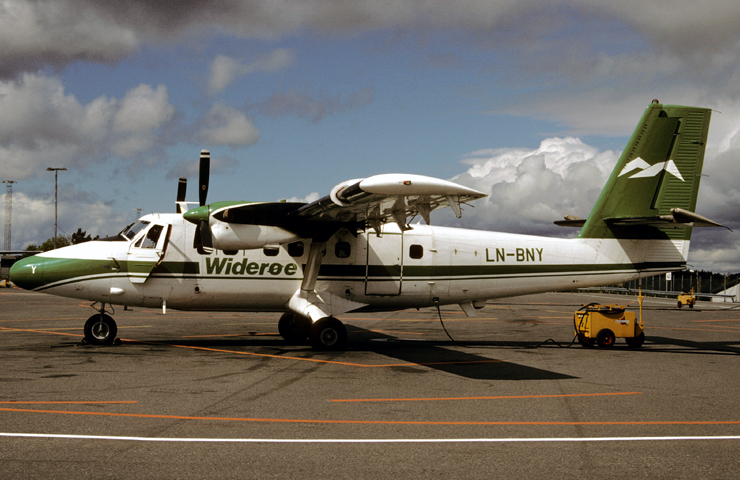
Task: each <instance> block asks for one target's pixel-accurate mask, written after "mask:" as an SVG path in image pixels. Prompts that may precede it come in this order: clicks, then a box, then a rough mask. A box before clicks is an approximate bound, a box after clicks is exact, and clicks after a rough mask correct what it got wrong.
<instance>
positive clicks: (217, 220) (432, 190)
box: [183, 173, 487, 249]
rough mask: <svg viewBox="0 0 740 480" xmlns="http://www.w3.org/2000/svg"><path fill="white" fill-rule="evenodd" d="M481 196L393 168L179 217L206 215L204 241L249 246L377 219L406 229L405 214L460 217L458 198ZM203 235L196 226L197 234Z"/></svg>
mask: <svg viewBox="0 0 740 480" xmlns="http://www.w3.org/2000/svg"><path fill="white" fill-rule="evenodd" d="M486 196H487V195H486V194H484V193H481V192H478V191H477V190H474V189H472V188H468V187H464V186H462V185H458V184H456V183H453V182H450V181H447V180H441V179H438V178H433V177H427V176H423V175H412V174H399V173H394V174H383V175H375V176H372V177H369V178H364V179H355V180H349V181H346V182H342V183H340V184H339V185H337V186H335V187H334V188H333V189H332V190H331V193H330V194H329V195H327V196H325V197H323V198H321V199H319V200H317V201H315V202H312V203H308V204H305V203H295V202H266V203H247V202H216V203H212V204H210V205H203V206H201V207H198V208H194V209H192V210H190V211H188V212H186V213H184V214H183V217H184V218H185V219H186V220H188V221H190V222H192V223H195V224H199V223H201V222H202V223H205V222H206V221H207V223H208V225H209V227H210V231H211V233H212V235H213V238H212V239H204V240H203V241H202V244H203V245H204V246H213V247H215V248H221V249H249V248H260V247H263V246H267V245H279V244H285V243H289V242H292V241H295V240H297V239H298V238H316V237H324V236H326V235H328V236H331V235H333V234H334V232H336V231H337V230H338V229H339V228H342V227H345V228H348V229H350V230H351V231H358V230H366V229H368V228H372V229H373V230H375V232H376V233H380V229H381V226H382V225H383V224H385V223H389V222H395V223H396V224H397V225H398V226H399V227H400V228H401V229H402V230H409V229H410V228H411V227H409V225H408V222H407V219H409V218H410V217H415V216H417V215H418V216H421V217H422V218H423V219H424V221H425V222H426V223H427V224H429V223H430V213H431V212H432V211H433V210H437V209H439V208H444V207H447V206H449V207H451V208H452V209H453V212H454V213H455V215H456V216H457V217H458V218H460V217H461V216H462V209H461V205H462V204H466V203H467V202H469V201H471V200H475V199H478V198H482V197H486ZM229 226H230V227H229ZM206 236H208V233H207V232H204V231H201V235H200V237H201V238H202V237H206ZM255 236H257V237H258V238H257V237H255ZM327 238H328V237H327ZM208 240H211V241H210V242H209V241H208ZM209 243H210V245H209Z"/></svg>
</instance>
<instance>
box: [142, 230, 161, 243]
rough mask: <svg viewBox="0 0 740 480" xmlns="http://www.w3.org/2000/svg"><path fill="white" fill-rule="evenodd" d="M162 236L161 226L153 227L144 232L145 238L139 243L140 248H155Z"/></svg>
mask: <svg viewBox="0 0 740 480" xmlns="http://www.w3.org/2000/svg"><path fill="white" fill-rule="evenodd" d="M161 234H162V225H154V226H153V227H152V228H150V229H149V231H148V232H146V236H145V237H144V238H143V241H142V242H141V248H157V241H158V240H159V236H160V235H161Z"/></svg>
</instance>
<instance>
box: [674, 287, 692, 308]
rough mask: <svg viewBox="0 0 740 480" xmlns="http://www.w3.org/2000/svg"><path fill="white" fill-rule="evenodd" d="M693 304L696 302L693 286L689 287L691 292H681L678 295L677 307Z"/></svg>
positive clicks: (690, 306)
mask: <svg viewBox="0 0 740 480" xmlns="http://www.w3.org/2000/svg"><path fill="white" fill-rule="evenodd" d="M694 304H696V295H694V289H693V288H692V289H691V292H689V293H682V294H681V295H679V296H678V308H681V307H683V306H684V305H688V306H689V308H694Z"/></svg>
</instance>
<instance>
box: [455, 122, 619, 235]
mask: <svg viewBox="0 0 740 480" xmlns="http://www.w3.org/2000/svg"><path fill="white" fill-rule="evenodd" d="M618 157H619V153H616V152H613V151H610V150H609V151H605V152H600V151H599V150H598V149H597V148H595V147H592V146H589V145H586V144H584V143H583V142H582V141H581V140H579V139H577V138H571V137H569V138H557V137H556V138H548V139H546V140H543V141H542V142H541V144H540V146H539V147H538V148H536V149H526V148H516V149H515V148H507V149H493V150H480V151H477V152H473V153H472V154H470V155H469V156H467V157H466V158H465V159H464V160H463V162H464V163H466V164H469V165H470V168H469V169H468V170H467V172H465V173H462V174H460V175H457V176H456V177H454V178H453V179H452V180H453V181H455V182H458V183H461V184H463V185H467V186H469V187H472V188H475V189H476V190H479V191H481V192H484V193H487V194H489V197H487V198H485V199H482V200H478V201H476V202H475V203H474V206H475V208H468V209H466V211H465V215H463V218H462V219H461V221H460V222H461V225H463V226H466V227H469V228H478V229H482V230H497V231H508V232H516V233H532V234H541V235H555V236H566V235H569V234H574V233H575V231H574V230H571V229H563V228H562V227H557V226H555V225H553V223H552V222H554V221H555V220H560V219H562V218H563V217H564V216H565V215H577V216H580V217H584V218H585V217H586V216H588V214H589V212H590V211H591V207H593V205H594V203H595V202H596V199H597V198H598V195H599V193H600V191H601V188H602V187H603V185H604V184H605V183H606V179H607V178H608V176H609V174H610V173H611V170H612V169H613V168H614V165H616V162H617V159H618Z"/></svg>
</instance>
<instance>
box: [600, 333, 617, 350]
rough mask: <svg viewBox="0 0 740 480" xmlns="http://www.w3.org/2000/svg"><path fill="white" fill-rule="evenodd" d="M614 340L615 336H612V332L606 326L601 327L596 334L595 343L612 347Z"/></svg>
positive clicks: (604, 346)
mask: <svg viewBox="0 0 740 480" xmlns="http://www.w3.org/2000/svg"><path fill="white" fill-rule="evenodd" d="M616 340H617V338H616V337H615V336H614V332H612V331H611V330H609V329H608V328H605V329H603V330H602V331H600V332H599V334H598V335H596V343H598V344H599V346H600V347H603V348H609V347H613V346H614V342H615V341H616Z"/></svg>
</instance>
